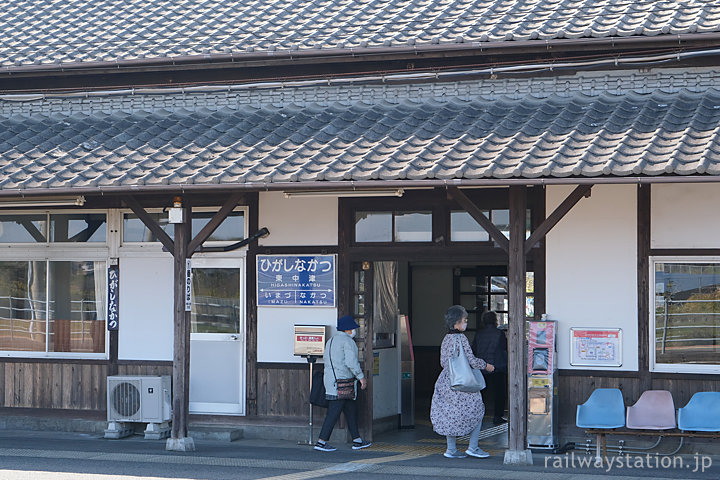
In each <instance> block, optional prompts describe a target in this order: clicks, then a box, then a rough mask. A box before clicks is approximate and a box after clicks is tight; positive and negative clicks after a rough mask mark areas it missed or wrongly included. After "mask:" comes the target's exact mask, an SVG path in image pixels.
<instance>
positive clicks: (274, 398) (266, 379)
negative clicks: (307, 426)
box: [257, 364, 316, 417]
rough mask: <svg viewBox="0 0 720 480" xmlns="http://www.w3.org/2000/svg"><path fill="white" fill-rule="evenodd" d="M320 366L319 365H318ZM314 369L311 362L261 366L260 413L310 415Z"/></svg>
mask: <svg viewBox="0 0 720 480" xmlns="http://www.w3.org/2000/svg"><path fill="white" fill-rule="evenodd" d="M314 368H316V367H314ZM309 376H310V368H309V367H308V366H307V365H298V366H296V365H287V366H285V365H283V366H275V365H263V364H259V365H258V374H257V387H258V402H257V407H258V411H257V414H258V415H259V416H290V417H301V416H307V415H308V396H309V394H310V392H309V388H310V387H309V381H310V380H309Z"/></svg>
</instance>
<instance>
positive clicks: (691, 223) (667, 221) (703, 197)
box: [650, 183, 720, 248]
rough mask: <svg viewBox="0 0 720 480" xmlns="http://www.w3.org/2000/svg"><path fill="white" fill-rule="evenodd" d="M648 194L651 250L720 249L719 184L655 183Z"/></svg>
mask: <svg viewBox="0 0 720 480" xmlns="http://www.w3.org/2000/svg"><path fill="white" fill-rule="evenodd" d="M650 192H651V215H652V216H651V222H650V225H651V226H650V232H651V241H650V245H651V246H652V248H718V247H720V208H718V205H720V184H717V183H712V184H703V183H686V184H655V185H652V187H651V189H650Z"/></svg>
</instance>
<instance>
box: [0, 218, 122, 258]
mask: <svg viewBox="0 0 720 480" xmlns="http://www.w3.org/2000/svg"><path fill="white" fill-rule="evenodd" d="M94 213H104V214H105V242H51V241H50V215H63V214H94ZM39 214H43V215H45V216H46V217H47V222H48V231H47V235H48V238H47V239H46V241H44V242H0V251H1V250H2V249H8V248H11V249H13V250H24V249H30V250H31V249H33V248H41V249H43V251H46V250H47V249H48V247H50V248H58V246H60V245H62V247H63V248H64V247H66V248H71V249H73V248H74V249H77V248H81V246H89V247H90V248H91V249H96V248H107V245H108V242H109V241H110V240H109V239H110V236H111V235H112V233H111V232H112V228H111V225H112V224H111V217H110V211H108V210H102V209H92V210H68V209H57V210H48V209H45V210H3V211H2V212H0V215H39Z"/></svg>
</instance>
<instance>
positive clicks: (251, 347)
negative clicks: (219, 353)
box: [245, 193, 260, 416]
mask: <svg viewBox="0 0 720 480" xmlns="http://www.w3.org/2000/svg"><path fill="white" fill-rule="evenodd" d="M258 201H259V197H258V194H257V193H256V194H254V195H252V196H251V197H249V199H248V202H247V203H248V207H249V209H248V210H249V216H248V235H249V233H250V232H257V231H258V229H259V226H260V224H259V223H258V221H259V218H258V215H259V212H258ZM248 235H246V237H247V236H248ZM258 250H259V246H258V242H252V243H250V244H249V245H248V251H247V257H246V263H245V265H246V268H245V279H246V288H245V298H247V302H246V311H247V322H246V324H245V331H246V332H247V333H246V334H245V335H246V336H245V348H246V361H247V369H246V373H247V379H246V383H245V385H246V387H247V399H246V402H247V403H246V408H247V410H246V411H247V414H248V415H251V416H252V415H257V412H258V405H257V396H258V395H257V391H258V384H257V378H258V370H257V329H258V316H257V288H256V287H257V268H256V261H257V254H258Z"/></svg>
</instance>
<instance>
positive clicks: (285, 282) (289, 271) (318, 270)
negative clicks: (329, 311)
mask: <svg viewBox="0 0 720 480" xmlns="http://www.w3.org/2000/svg"><path fill="white" fill-rule="evenodd" d="M257 299H258V306H264V307H334V306H335V255H258V256H257Z"/></svg>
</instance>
